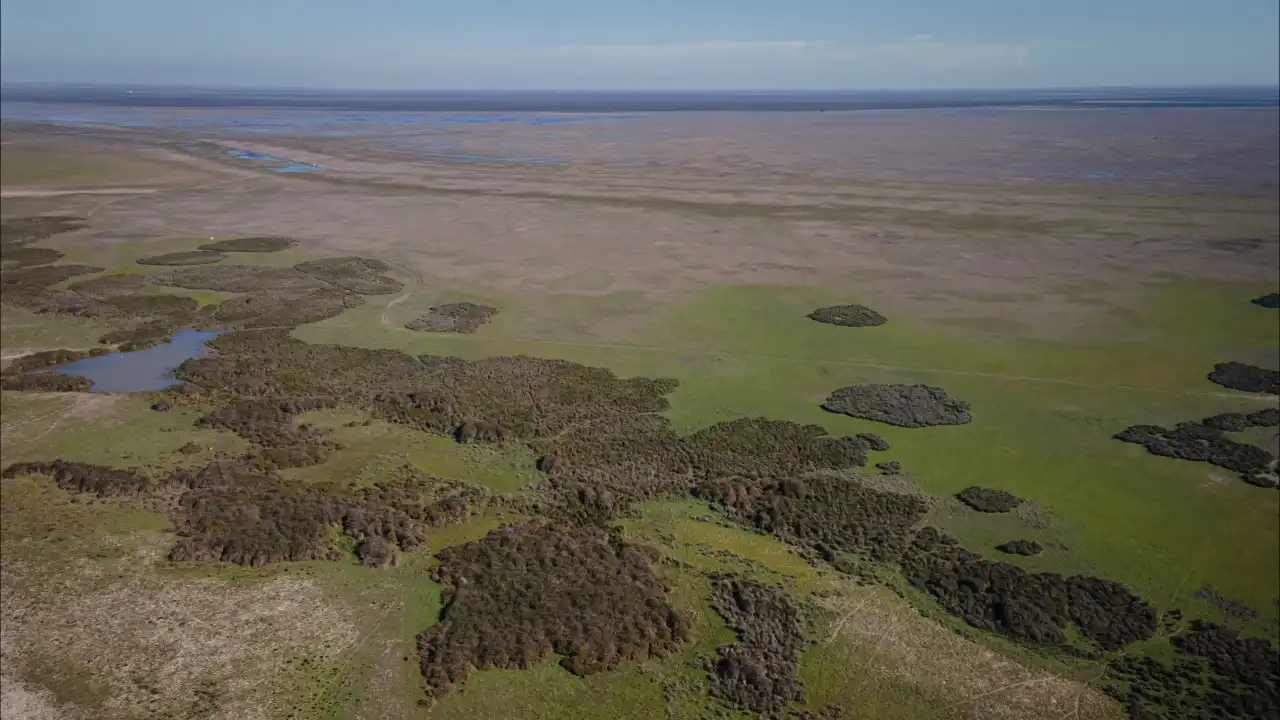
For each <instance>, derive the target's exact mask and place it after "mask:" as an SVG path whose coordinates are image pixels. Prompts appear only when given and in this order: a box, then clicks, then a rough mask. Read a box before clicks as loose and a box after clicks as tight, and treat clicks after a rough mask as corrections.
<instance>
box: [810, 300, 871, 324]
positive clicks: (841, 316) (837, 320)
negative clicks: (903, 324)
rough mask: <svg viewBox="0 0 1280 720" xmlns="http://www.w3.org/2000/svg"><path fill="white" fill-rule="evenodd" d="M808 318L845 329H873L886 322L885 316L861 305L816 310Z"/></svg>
mask: <svg viewBox="0 0 1280 720" xmlns="http://www.w3.org/2000/svg"><path fill="white" fill-rule="evenodd" d="M809 318H810V319H811V320H817V321H818V322H820V323H827V324H829V325H843V326H845V327H874V326H876V325H883V324H885V323H886V322H888V320H886V319H885V316H883V315H881V314H880V313H878V312H876V311H875V310H872V309H871V308H869V307H864V306H862V305H833V306H831V307H824V308H818V309H817V310H814V311H813V312H811V313H809Z"/></svg>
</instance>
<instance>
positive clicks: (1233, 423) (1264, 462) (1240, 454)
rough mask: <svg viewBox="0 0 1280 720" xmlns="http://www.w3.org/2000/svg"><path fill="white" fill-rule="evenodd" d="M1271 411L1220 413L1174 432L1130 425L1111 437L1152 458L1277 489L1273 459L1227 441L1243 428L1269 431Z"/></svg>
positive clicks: (1279, 482)
mask: <svg viewBox="0 0 1280 720" xmlns="http://www.w3.org/2000/svg"><path fill="white" fill-rule="evenodd" d="M1278 415H1280V413H1277V412H1276V410H1275V409H1274V408H1269V409H1267V410H1260V411H1258V412H1256V413H1251V414H1249V415H1245V414H1243V413H1224V414H1222V415H1214V416H1213V417H1208V418H1205V419H1204V420H1203V421H1201V422H1198V423H1195V422H1184V423H1178V425H1177V426H1175V427H1174V428H1172V429H1170V428H1164V427H1160V426H1159V425H1132V426H1130V427H1127V428H1125V429H1124V430H1122V431H1120V432H1118V433H1116V434H1115V435H1114V436H1113V437H1114V438H1115V439H1116V440H1120V441H1122V442H1127V443H1134V444H1137V445H1141V446H1143V447H1144V448H1146V450H1147V452H1149V453H1151V454H1152V455H1159V456H1161V457H1171V458H1177V459H1179V460H1192V461H1196V462H1207V463H1210V464H1212V465H1217V466H1218V467H1221V468H1225V469H1227V470H1231V471H1233V472H1237V473H1239V474H1240V477H1241V479H1243V480H1244V481H1245V482H1247V483H1250V484H1251V485H1257V486H1258V487H1272V488H1273V487H1280V478H1278V477H1277V475H1276V467H1275V457H1274V456H1273V455H1272V454H1271V453H1269V452H1267V451H1266V450H1263V449H1262V448H1260V447H1258V446H1257V445H1251V444H1249V443H1243V442H1236V441H1235V440H1232V439H1231V438H1229V437H1227V435H1226V433H1227V432H1228V431H1231V432H1238V431H1239V430H1244V429H1245V428H1247V427H1254V426H1258V427H1271V426H1274V425H1275V423H1276V422H1277V416H1278Z"/></svg>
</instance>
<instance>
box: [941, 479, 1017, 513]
mask: <svg viewBox="0 0 1280 720" xmlns="http://www.w3.org/2000/svg"><path fill="white" fill-rule="evenodd" d="M956 499H957V500H959V501H960V502H962V503H964V504H965V505H968V506H969V507H971V508H973V509H974V510H977V511H978V512H985V513H1006V512H1010V511H1012V510H1014V509H1015V508H1017V507H1018V506H1019V505H1021V504H1022V499H1021V498H1019V497H1017V496H1015V495H1014V494H1013V493H1010V492H1005V491H1004V490H994V489H992V488H984V487H978V486H976V485H975V486H973V487H967V488H965V489H963V490H961V491H960V492H958V493H956Z"/></svg>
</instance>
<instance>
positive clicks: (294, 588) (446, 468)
mask: <svg viewBox="0 0 1280 720" xmlns="http://www.w3.org/2000/svg"><path fill="white" fill-rule="evenodd" d="M1276 122H1277V113H1276V111H1275V110H1274V109H1261V110H1257V109H1251V110H1231V109H1217V110H1191V109H1155V110H1148V109H1133V108H1129V109H1080V108H1054V109H1043V108H1021V109H1015V108H1004V109H980V108H970V109H950V110H937V111H923V110H922V111H864V112H803V113H801V112H795V113H792V112H775V113H763V112H762V113H749V112H670V113H658V112H655V113H644V112H641V113H579V114H569V113H499V112H476V113H469V114H465V115H464V114H461V113H413V112H389V111H388V112H355V111H349V112H348V111H322V110H316V109H273V110H266V109H262V108H251V109H228V108H199V109H191V108H163V107H156V108H125V107H97V106H93V107H88V106H84V107H82V106H66V107H62V106H45V105H36V104H22V103H10V102H9V101H6V106H5V120H4V127H3V129H4V133H3V145H2V146H0V169H2V171H3V173H2V175H0V181H2V183H0V184H2V185H3V189H2V191H0V201H2V204H3V205H2V213H0V214H2V218H0V219H2V220H3V227H2V231H3V238H2V248H0V250H2V255H0V257H2V259H3V261H4V270H3V317H2V322H0V344H2V346H3V357H4V363H5V368H4V376H3V377H4V388H5V389H4V392H3V411H2V416H0V420H2V423H3V437H2V439H0V440H2V442H0V454H2V456H3V457H2V458H0V460H2V463H0V464H2V465H3V466H4V468H5V470H4V478H5V479H4V480H3V481H2V482H0V492H2V500H3V502H2V509H3V528H2V530H0V541H2V546H0V549H2V550H3V605H2V607H0V652H2V653H3V678H2V680H3V711H4V715H5V717H6V720H7V718H9V717H10V713H13V715H12V716H13V717H31V718H59V717H67V718H90V717H93V718H167V717H192V718H196V717H205V718H276V717H280V718H286V717H287V718H303V719H307V720H310V719H312V718H369V719H374V718H424V719H425V718H468V717H476V718H496V717H501V718H554V717H566V718H568V717H611V718H624V717H628V718H630V717H636V718H641V717H643V718H652V717H670V718H706V717H797V718H799V717H809V718H828V717H831V718H836V717H848V718H871V717H874V718H893V717H898V718H913V719H914V718H1009V719H1011V720H1012V719H1016V718H1078V719H1080V720H1084V719H1085V718H1120V717H1125V716H1126V715H1128V716H1131V717H1148V716H1147V715H1143V714H1142V713H1146V712H1154V713H1159V714H1157V715H1155V716H1156V717H1167V718H1173V717H1245V716H1247V717H1254V716H1256V717H1273V716H1275V714H1276V713H1280V700H1278V699H1277V690H1278V689H1280V661H1277V659H1276V658H1277V655H1276V652H1277V651H1276V647H1277V645H1280V521H1278V520H1277V518H1278V517H1280V492H1278V491H1277V489H1276V486H1277V484H1278V482H1277V479H1276V460H1275V457H1276V455H1277V454H1280V448H1278V447H1277V442H1278V438H1280V435H1277V433H1278V432H1280V428H1277V424H1278V420H1277V410H1276V408H1277V402H1278V401H1277V397H1276V396H1275V394H1273V393H1271V392H1268V389H1269V388H1271V387H1272V386H1271V385H1268V384H1267V383H1275V382H1276V374H1277V368H1280V311H1277V310H1276V309H1275V308H1274V307H1269V306H1267V305H1266V304H1264V303H1255V302H1251V301H1253V300H1255V299H1259V298H1264V297H1266V296H1267V295H1268V294H1270V293H1275V292H1276V290H1277V285H1278V284H1280V200H1277V190H1278V188H1280V180H1278V179H1277V173H1276V167H1277V163H1278V162H1280V139H1278V138H1277V136H1276V133H1275V127H1276ZM851 304H856V305H858V306H862V308H861V310H859V312H862V311H868V313H869V315H866V317H872V318H874V322H849V323H845V324H835V323H833V322H826V321H823V322H817V321H815V320H814V319H811V318H810V317H809V316H810V314H811V313H814V312H815V311H816V310H819V309H821V308H831V307H833V306H843V305H851ZM187 328H194V329H198V330H206V331H226V332H224V334H221V335H219V336H218V337H217V338H216V339H214V340H213V341H211V343H210V347H211V349H212V354H211V355H209V356H207V357H197V358H193V359H191V360H188V361H187V362H185V363H184V364H182V365H181V366H180V367H178V368H176V369H175V370H174V371H173V375H174V378H176V380H175V382H176V383H177V384H174V385H173V386H171V387H169V388H168V389H164V390H158V391H154V392H143V393H95V392H87V390H88V389H89V384H90V383H89V381H87V380H85V379H84V378H79V377H77V376H73V375H66V374H61V373H58V372H56V371H57V365H59V364H61V363H63V362H68V361H73V360H85V359H92V358H91V355H90V351H92V350H97V351H98V352H99V353H102V352H105V351H107V350H110V351H112V352H127V351H131V350H140V349H144V348H147V347H150V346H153V345H154V344H156V343H158V342H163V341H164V340H165V339H166V338H168V337H170V336H171V335H173V334H174V333H175V332H178V331H180V330H183V329H187ZM424 330H426V331H424ZM53 350H65V351H70V352H67V353H61V354H55V353H48V352H46V351H53ZM42 353H43V354H42ZM1233 362H1234V363H1238V364H1240V366H1241V367H1244V368H1246V369H1245V370H1243V371H1240V372H1236V373H1235V374H1234V375H1231V377H1230V378H1227V379H1226V380H1225V381H1224V380H1223V378H1222V377H1221V376H1219V377H1217V379H1211V377H1210V375H1211V374H1215V375H1216V374H1217V373H1219V372H1220V371H1218V370H1215V366H1218V365H1219V364H1223V363H1233ZM1235 367H1236V366H1234V365H1233V366H1229V367H1228V370H1230V369H1231V368H1235ZM50 370H52V372H47V371H50ZM31 371H45V372H35V373H32V372H31ZM1241 373H1243V374H1241ZM1229 374H1230V373H1229ZM1241 377H1244V378H1247V379H1246V380H1240V379H1239V378H1241ZM1233 378H1234V379H1233ZM1241 383H1243V384H1241ZM1240 388H1244V389H1240ZM1258 390H1261V391H1258ZM833 401H835V402H833ZM1227 414H1230V415H1227ZM1180 423H1190V424H1189V425H1180ZM1116 436H1121V437H1120V439H1116ZM1125 440H1128V441H1127V442H1126V441H1125ZM958 495H959V497H957V496H958ZM1010 498H1012V500H1010ZM1028 548H1034V550H1035V551H1034V552H1033V551H1032V550H1029V549H1028ZM1241 608H1243V610H1242V609H1241ZM1224 658H1228V659H1229V660H1224ZM1268 713H1270V714H1268Z"/></svg>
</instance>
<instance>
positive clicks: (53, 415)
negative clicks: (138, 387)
mask: <svg viewBox="0 0 1280 720" xmlns="http://www.w3.org/2000/svg"><path fill="white" fill-rule="evenodd" d="M3 402H4V420H3V425H2V426H0V428H2V430H3V442H2V443H0V446H2V448H0V458H2V462H3V464H6V465H7V464H9V463H12V462H19V461H23V460H54V459H63V460H76V461H79V462H87V463H95V464H98V465H109V466H112V467H136V466H139V465H148V466H155V467H163V468H171V467H176V466H179V465H192V464H197V463H206V462H208V461H209V460H210V459H211V457H212V456H213V455H214V454H215V453H217V452H243V451H244V449H245V448H246V447H247V445H246V443H245V441H244V440H242V439H241V438H239V437H238V436H236V435H233V434H231V433H228V432H222V431H218V430H208V429H198V428H196V427H195V426H194V423H195V421H196V418H198V417H199V415H200V413H199V412H198V411H193V410H187V409H183V408H175V409H174V410H172V411H170V412H163V413H162V412H155V411H153V410H151V409H150V400H149V399H148V398H147V396H146V395H145V394H127V395H117V394H105V393H18V392H6V393H4V396H3ZM188 442H195V443H197V444H198V445H200V446H201V448H203V450H201V452H198V453H194V454H190V455H188V454H186V453H180V452H178V448H180V447H182V446H183V445H185V444H186V443H188Z"/></svg>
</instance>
